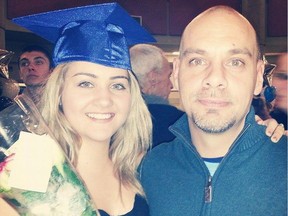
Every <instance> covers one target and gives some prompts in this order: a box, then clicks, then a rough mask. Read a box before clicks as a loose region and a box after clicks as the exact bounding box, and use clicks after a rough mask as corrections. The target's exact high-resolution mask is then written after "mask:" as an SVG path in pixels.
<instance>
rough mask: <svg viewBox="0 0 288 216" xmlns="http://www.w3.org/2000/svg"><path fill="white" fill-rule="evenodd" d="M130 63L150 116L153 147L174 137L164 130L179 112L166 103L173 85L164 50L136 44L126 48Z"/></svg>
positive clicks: (178, 115) (166, 129)
mask: <svg viewBox="0 0 288 216" xmlns="http://www.w3.org/2000/svg"><path fill="white" fill-rule="evenodd" d="M130 56H131V66H132V70H133V72H134V73H135V75H136V77H137V79H138V81H139V85H140V88H141V91H142V93H143V97H144V99H145V101H146V104H147V106H148V109H149V111H150V113H151V116H152V122H153V147H155V146H157V145H158V144H160V143H163V142H169V141H171V140H172V139H174V137H175V136H174V135H173V134H172V133H171V132H170V131H169V130H168V127H169V126H170V125H172V124H173V123H174V122H175V121H176V120H177V119H178V118H179V117H180V116H182V115H183V112H182V111H181V110H179V109H177V108H176V107H174V106H172V105H170V104H169V101H168V97H169V94H170V92H171V89H172V88H173V84H172V82H171V80H170V76H171V72H172V69H171V67H170V64H169V62H168V60H167V58H166V57H165V55H164V52H163V51H162V50H161V49H160V48H158V47H156V46H154V45H150V44H137V45H135V46H133V47H132V48H130Z"/></svg>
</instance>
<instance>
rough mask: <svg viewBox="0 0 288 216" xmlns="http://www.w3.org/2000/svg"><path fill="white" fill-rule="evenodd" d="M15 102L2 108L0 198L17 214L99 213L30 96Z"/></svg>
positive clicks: (0, 118)
mask: <svg viewBox="0 0 288 216" xmlns="http://www.w3.org/2000/svg"><path fill="white" fill-rule="evenodd" d="M14 101H15V104H13V105H12V106H10V107H8V108H6V109H4V110H3V111H2V112H0V197H2V198H3V199H4V200H6V201H7V202H8V203H9V204H10V205H11V206H12V207H14V208H15V209H16V211H17V212H18V213H19V214H20V215H29V216H30V215H36V216H38V215H41V216H45V215H47V216H48V215H49V216H58V215H59V216H66V215H67V216H74V215H75V216H81V215H83V216H94V215H95V216H97V215H100V214H99V213H98V211H97V210H96V207H95V205H94V204H93V202H92V200H91V197H90V195H89V193H88V192H87V189H86V187H85V184H84V183H83V182H82V180H81V178H80V176H79V175H78V174H77V172H76V171H75V169H74V167H73V166H72V165H71V163H70V162H69V160H68V159H67V157H66V156H65V154H64V152H63V151H62V149H61V147H60V145H59V144H58V143H57V142H56V141H55V140H54V139H53V135H52V134H51V132H50V131H49V128H48V127H47V125H46V124H45V123H44V120H43V119H42V116H41V115H40V113H39V111H38V110H37V108H36V106H35V104H34V103H33V102H32V100H31V99H29V98H28V97H27V96H25V95H19V96H17V97H16V98H15V99H14Z"/></svg>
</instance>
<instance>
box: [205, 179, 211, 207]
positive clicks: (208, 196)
mask: <svg viewBox="0 0 288 216" xmlns="http://www.w3.org/2000/svg"><path fill="white" fill-rule="evenodd" d="M211 202H212V176H211V175H210V176H209V178H208V182H207V185H206V187H205V203H211Z"/></svg>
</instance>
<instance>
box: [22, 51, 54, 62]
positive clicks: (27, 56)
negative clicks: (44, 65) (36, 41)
mask: <svg viewBox="0 0 288 216" xmlns="http://www.w3.org/2000/svg"><path fill="white" fill-rule="evenodd" d="M30 58H32V59H35V58H45V59H48V58H47V57H46V55H45V54H44V53H42V52H40V51H31V52H24V53H22V54H21V56H20V60H22V59H30Z"/></svg>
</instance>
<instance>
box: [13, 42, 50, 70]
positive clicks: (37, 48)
mask: <svg viewBox="0 0 288 216" xmlns="http://www.w3.org/2000/svg"><path fill="white" fill-rule="evenodd" d="M33 51H37V52H42V53H43V54H44V55H45V56H46V57H47V58H48V60H49V68H50V69H51V68H53V61H52V56H51V54H50V52H48V50H46V49H45V48H43V47H41V46H39V45H29V46H26V47H24V48H23V49H22V50H21V52H20V55H19V58H18V64H19V62H20V56H21V55H22V54H23V53H25V52H33Z"/></svg>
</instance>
